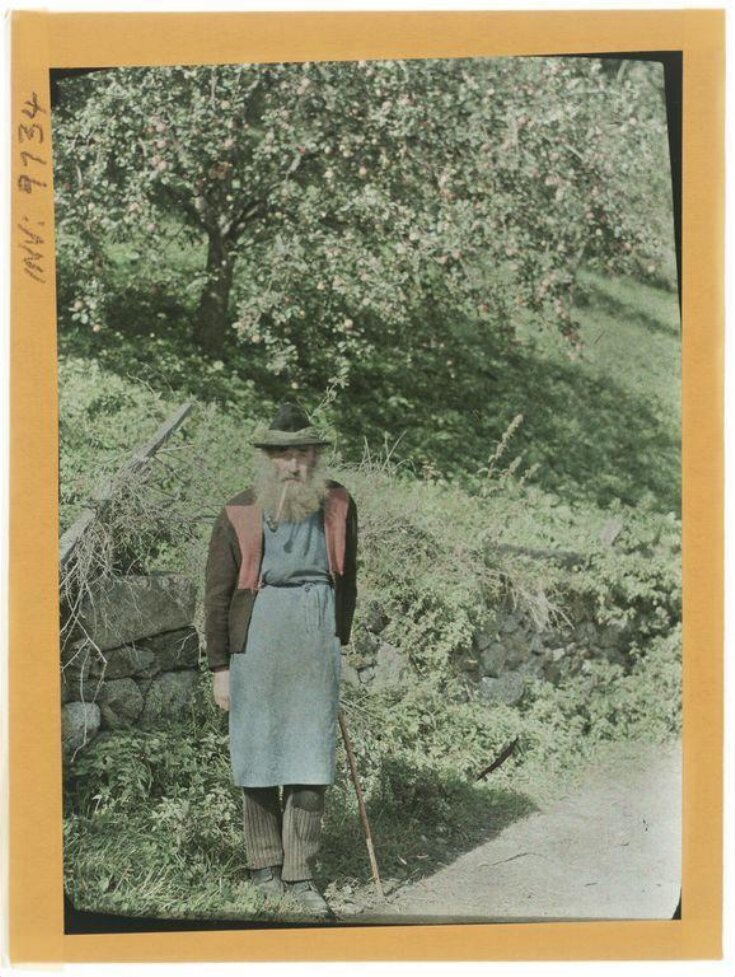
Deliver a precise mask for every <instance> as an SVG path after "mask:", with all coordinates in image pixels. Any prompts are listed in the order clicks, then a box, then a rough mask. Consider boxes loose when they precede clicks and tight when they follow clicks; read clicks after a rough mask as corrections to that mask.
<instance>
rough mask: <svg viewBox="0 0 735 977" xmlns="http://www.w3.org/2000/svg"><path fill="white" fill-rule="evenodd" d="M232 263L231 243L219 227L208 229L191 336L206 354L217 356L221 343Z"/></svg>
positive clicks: (226, 322)
mask: <svg viewBox="0 0 735 977" xmlns="http://www.w3.org/2000/svg"><path fill="white" fill-rule="evenodd" d="M233 266H234V256H233V254H232V253H231V246H230V243H229V242H228V241H227V240H226V239H225V238H224V237H223V236H222V234H221V233H220V232H219V230H215V231H210V232H209V247H208V250H207V284H206V285H205V287H204V291H203V293H202V297H201V299H200V300H199V311H198V313H197V319H196V323H195V325H194V339H195V341H196V342H197V343H198V344H199V345H200V346H201V347H202V349H203V350H204V351H205V352H206V353H209V354H210V355H212V356H218V355H219V354H220V353H221V352H222V348H223V346H224V341H225V335H226V333H227V326H228V319H227V312H228V308H229V304H230V290H231V288H232V271H233Z"/></svg>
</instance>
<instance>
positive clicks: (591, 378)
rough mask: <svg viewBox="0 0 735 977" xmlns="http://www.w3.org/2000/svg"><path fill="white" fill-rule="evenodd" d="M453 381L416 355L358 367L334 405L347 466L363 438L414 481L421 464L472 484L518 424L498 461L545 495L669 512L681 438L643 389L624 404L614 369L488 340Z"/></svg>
mask: <svg viewBox="0 0 735 977" xmlns="http://www.w3.org/2000/svg"><path fill="white" fill-rule="evenodd" d="M454 358H455V364H456V370H455V373H456V375H455V377H454V378H453V379H451V381H450V382H447V377H446V374H445V372H443V370H442V369H441V368H440V365H439V364H438V363H436V362H431V361H430V360H428V359H426V360H423V361H421V360H418V361H417V358H416V357H414V368H413V370H409V369H408V368H407V369H406V370H405V371H403V372H402V373H401V374H400V375H399V374H396V373H395V372H393V373H392V374H391V375H386V374H385V373H381V372H380V371H377V370H374V371H371V370H370V369H369V367H364V368H363V369H362V370H361V371H360V373H359V374H356V375H355V376H354V378H353V380H352V382H351V385H350V391H349V397H346V398H345V399H344V401H343V403H342V404H341V405H340V411H339V427H340V433H341V435H342V439H343V442H344V443H345V445H347V446H349V447H350V450H348V451H346V452H345V454H346V456H347V460H349V461H357V460H359V456H360V452H361V450H362V445H363V439H364V438H368V439H369V441H370V443H371V445H372V444H376V443H377V445H379V444H380V441H381V437H382V433H383V432H385V434H386V436H388V437H389V440H390V441H391V443H392V442H393V441H394V440H395V439H396V438H397V437H398V436H399V435H401V434H402V435H403V436H402V437H401V441H400V444H399V446H398V448H397V450H396V452H395V456H394V457H395V460H399V459H402V460H404V461H406V462H408V464H409V465H410V466H411V467H413V468H414V469H415V470H416V471H417V474H418V473H420V471H421V469H422V466H423V465H424V464H426V463H427V462H429V463H431V464H433V465H434V466H436V468H438V469H439V471H441V472H442V473H443V474H444V475H445V476H447V477H450V478H458V479H460V480H464V479H467V478H468V477H469V478H470V479H471V477H472V473H473V472H475V471H476V470H477V469H478V468H480V467H481V466H482V465H484V464H486V463H487V460H488V458H489V456H490V455H491V454H492V453H493V451H494V450H495V447H496V445H497V443H498V442H499V441H500V439H501V437H502V435H503V432H504V431H505V430H506V428H507V427H508V425H509V424H510V422H511V421H512V419H513V417H514V416H515V415H516V414H523V416H524V423H523V424H522V426H521V427H520V428H519V429H518V431H517V432H516V434H515V435H514V437H513V440H512V443H511V446H510V450H509V454H508V459H507V460H508V461H509V460H510V459H511V458H513V457H515V456H517V455H519V454H520V453H521V452H522V453H523V465H522V468H521V470H523V468H525V467H527V466H530V465H532V464H535V463H536V464H538V465H539V469H538V471H537V473H536V474H535V476H534V480H535V481H536V482H537V484H540V485H541V486H542V487H543V488H544V489H547V490H549V491H554V492H558V493H560V494H563V495H565V496H566V498H568V499H570V500H579V501H585V500H586V501H593V502H595V503H596V504H597V505H600V506H605V505H608V504H609V503H610V502H611V501H612V500H613V499H620V500H621V501H623V502H625V503H627V504H631V505H635V504H637V503H638V502H640V501H641V500H642V499H643V498H644V497H645V496H646V495H649V494H650V495H653V496H654V497H655V498H656V499H658V500H659V502H660V503H661V504H662V505H663V506H666V507H667V508H671V509H678V506H679V499H680V485H679V440H678V436H677V435H676V428H675V427H674V425H673V424H672V423H671V422H667V421H665V420H664V419H662V418H661V417H660V416H658V413H657V410H656V404H655V402H654V401H652V399H651V398H650V397H649V395H648V391H647V390H645V389H643V390H641V391H640V394H633V393H631V392H630V391H629V390H626V389H625V388H624V387H623V386H622V385H620V384H619V383H617V382H616V381H615V378H614V373H613V371H609V372H603V371H599V372H591V371H588V370H584V369H583V368H582V367H581V366H580V365H579V364H575V363H571V362H570V363H563V362H555V361H553V360H549V359H545V358H543V357H541V356H538V355H535V354H533V353H532V352H527V351H516V352H511V353H505V354H501V353H500V351H499V350H495V351H494V350H493V348H492V345H491V344H490V342H489V341H488V342H487V343H486V344H484V345H481V344H479V343H477V342H475V343H472V342H467V343H466V344H465V345H464V346H463V347H458V348H457V349H456V350H454Z"/></svg>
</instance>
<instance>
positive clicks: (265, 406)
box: [60, 279, 680, 510]
mask: <svg viewBox="0 0 735 977" xmlns="http://www.w3.org/2000/svg"><path fill="white" fill-rule="evenodd" d="M131 289H132V286H130V287H129V290H128V292H126V293H125V302H124V303H122V306H121V312H120V315H121V320H120V322H119V323H118V326H119V328H118V329H117V330H115V329H110V330H109V331H105V332H104V333H99V334H95V333H92V332H90V331H89V330H88V329H79V328H77V327H74V326H68V327H65V328H63V329H62V330H61V333H60V341H61V342H60V348H61V350H62V352H64V353H67V354H70V355H77V356H82V357H86V358H94V359H97V360H98V361H99V362H100V364H101V365H103V366H104V367H105V368H106V369H109V370H111V371H113V372H116V373H118V374H119V375H121V376H124V377H127V378H130V379H133V378H134V379H137V380H140V381H143V382H146V383H150V384H151V385H152V386H153V387H154V388H155V389H156V390H158V391H164V390H166V391H170V392H171V393H176V394H177V395H179V396H180V397H181V399H182V400H183V399H184V398H185V397H187V396H190V395H194V396H197V397H199V398H200V399H202V400H205V401H211V400H216V401H218V402H220V403H221V404H223V405H227V409H229V410H233V411H238V412H243V411H247V412H250V413H252V412H254V411H255V412H257V413H258V414H259V416H261V417H263V418H265V417H266V416H269V415H270V411H271V406H272V404H273V403H275V402H278V401H279V400H283V399H293V396H294V395H293V390H292V389H291V380H292V377H291V376H290V375H287V374H283V375H279V376H275V375H274V374H273V373H272V372H271V371H270V370H269V369H268V368H267V366H266V363H265V361H264V360H263V356H264V354H263V353H262V351H260V352H258V351H256V350H254V349H248V350H245V349H244V348H243V347H242V346H241V345H238V344H237V342H236V340H235V337H234V334H233V336H228V339H227V342H226V345H225V349H224V351H223V353H222V354H221V358H220V359H212V358H208V357H206V356H204V355H203V354H202V353H201V351H200V350H198V348H197V347H196V346H195V345H194V343H193V342H192V341H191V339H190V338H189V333H190V330H191V315H192V310H191V309H189V310H186V309H185V308H184V307H183V306H181V305H180V304H177V301H178V300H177V298H176V296H172V295H171V294H169V293H168V292H167V291H166V290H165V289H163V288H162V289H161V291H160V293H158V294H157V295H156V296H155V297H154V298H151V297H150V296H147V295H146V296H143V297H141V296H137V297H136V296H135V295H134V294H132V291H131ZM586 289H587V291H588V298H587V303H588V306H589V308H590V309H595V308H597V309H602V310H603V311H604V312H605V313H608V314H610V315H611V316H614V317H615V318H618V319H627V320H631V319H632V320H635V321H638V322H640V323H641V325H642V326H643V327H645V328H646V329H649V330H651V331H658V332H661V333H666V334H667V335H671V336H674V335H676V331H675V329H673V330H672V327H671V326H669V325H667V323H666V321H665V317H664V315H663V314H662V315H661V316H659V315H657V314H656V312H655V309H656V306H657V303H656V300H655V296H654V298H651V296H650V295H649V294H648V292H646V291H644V286H640V285H639V286H636V287H635V291H634V292H633V293H632V294H631V297H630V301H627V300H626V299H625V298H624V297H620V296H624V295H626V294H627V293H626V292H625V290H622V291H620V292H618V291H616V289H615V282H614V281H611V282H609V283H608V282H607V281H602V280H600V281H598V280H597V279H594V280H592V279H590V280H589V281H588V282H586ZM133 291H134V290H133ZM649 291H651V290H649ZM638 293H640V295H639V297H638V300H636V294H638ZM122 308H124V310H125V313H123V311H122ZM131 308H133V309H135V310H136V316H135V318H136V321H137V319H138V318H139V317H141V316H142V317H143V318H145V319H146V320H147V321H148V322H150V323H151V325H153V324H154V323H155V326H153V328H152V331H151V334H147V335H143V334H142V332H141V331H138V332H137V333H136V334H132V333H131V334H130V335H128V334H126V330H125V328H123V327H124V322H125V321H127V320H128V319H129V316H128V315H127V312H128V311H129V310H130V309H131ZM420 314H421V312H420V310H419V311H417V316H420ZM418 334H419V335H420V331H419V333H418ZM450 364H451V365H450ZM622 369H624V365H620V364H618V363H614V362H610V363H606V364H605V365H604V367H603V368H600V367H595V368H590V366H589V365H588V364H584V363H580V362H565V361H560V360H559V359H558V358H556V357H548V356H543V355H541V354H539V353H535V352H534V351H533V350H532V349H531V348H527V347H518V346H516V347H511V348H508V346H507V345H504V342H503V341H502V340H501V339H500V337H499V336H498V335H497V331H496V330H494V329H493V328H492V327H489V326H487V325H482V324H480V323H477V322H474V321H472V320H461V319H459V318H458V320H457V321H456V322H453V323H451V324H448V325H447V343H446V349H435V348H421V347H418V346H414V347H411V346H410V345H407V346H406V348H405V349H399V348H395V349H390V350H387V349H384V348H381V349H379V350H377V351H376V353H375V354H374V355H373V357H372V359H370V358H369V357H367V356H366V357H364V358H363V359H362V360H361V361H360V362H359V363H355V364H353V366H352V372H351V376H350V381H349V387H348V388H347V390H346V391H345V392H344V394H342V395H341V396H340V397H339V399H338V401H337V402H336V403H335V405H334V408H333V420H334V424H335V427H336V429H337V432H338V434H339V447H340V450H341V451H342V454H343V456H344V458H345V460H346V461H348V462H356V461H359V460H360V458H361V457H362V454H363V449H364V445H365V442H366V441H367V443H368V445H369V446H370V449H371V451H376V450H379V449H380V448H381V447H382V446H383V443H384V440H386V439H387V441H388V442H389V443H390V444H393V443H394V442H395V441H396V440H397V439H399V438H400V444H399V446H398V449H397V451H396V452H395V454H394V456H393V457H394V460H395V461H402V462H404V463H405V464H407V465H408V467H409V469H412V470H413V471H414V472H415V473H416V474H418V475H420V474H421V473H422V472H423V471H425V470H427V469H428V470H429V471H438V472H439V473H441V474H443V475H444V476H445V477H447V478H455V479H458V480H460V481H465V482H469V483H472V481H473V479H474V481H475V482H477V481H478V479H477V477H476V472H477V470H478V469H479V468H480V467H481V466H483V465H485V464H486V463H487V460H488V458H489V457H490V455H492V453H493V452H494V450H495V447H496V445H497V443H498V442H499V440H500V439H501V437H502V435H503V432H504V431H505V430H506V428H507V427H508V425H509V423H510V422H511V421H512V419H513V417H514V416H515V415H516V414H519V413H522V414H523V415H524V423H523V425H522V426H521V428H520V429H519V430H518V431H517V433H516V435H515V436H514V438H513V442H512V445H511V449H510V452H509V455H508V460H510V459H511V458H512V457H514V456H516V455H518V454H519V453H521V452H522V453H523V466H522V469H521V470H523V468H525V467H527V466H529V465H532V464H538V465H539V469H538V471H537V473H536V475H535V476H534V478H535V481H536V482H537V483H538V484H540V485H541V487H542V488H544V489H546V490H549V491H553V492H557V493H559V494H563V495H565V496H566V498H567V499H569V500H578V501H587V502H590V501H591V502H594V503H595V504H597V505H600V506H606V505H608V504H609V503H610V502H611V501H612V500H613V499H620V500H621V501H622V502H624V503H626V504H629V505H635V504H637V503H639V502H640V501H641V500H642V499H643V498H644V497H646V496H649V495H652V496H653V497H655V498H656V499H657V500H658V502H659V503H660V504H661V505H662V506H663V507H666V508H668V509H672V510H676V509H678V507H679V500H680V485H679V465H680V453H679V437H678V428H677V426H676V419H675V418H669V417H665V416H661V408H660V407H659V406H658V404H657V402H656V397H655V396H652V393H654V394H655V391H651V390H648V389H647V388H646V387H645V384H642V385H641V389H640V390H636V391H635V392H633V391H631V390H630V389H626V388H625V386H624V385H622V384H621V383H620V382H618V381H617V379H616V370H617V371H620V370H622ZM325 384H326V377H316V376H314V377H312V378H311V379H310V380H309V381H308V382H305V383H302V387H301V390H300V394H299V397H300V399H301V400H302V401H303V402H304V403H305V404H309V403H316V402H317V401H319V400H321V399H322V397H323V393H324V386H325ZM468 487H472V486H471V484H470V485H468Z"/></svg>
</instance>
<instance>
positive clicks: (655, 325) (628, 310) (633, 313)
mask: <svg viewBox="0 0 735 977" xmlns="http://www.w3.org/2000/svg"><path fill="white" fill-rule="evenodd" d="M639 287H640V286H639ZM584 296H585V298H584V305H585V306H592V307H594V308H596V309H597V310H598V311H599V312H603V313H605V314H606V315H609V316H610V317H611V318H613V319H621V320H627V321H628V322H634V323H637V324H639V325H641V326H643V327H644V328H646V329H648V330H649V331H650V332H655V333H660V334H661V335H664V336H670V337H673V338H674V339H678V338H679V333H680V329H679V324H678V323H677V322H669V321H667V318H666V317H665V316H664V315H658V314H656V312H655V311H654V310H653V309H652V308H651V307H650V306H648V307H645V306H641V305H638V304H636V302H635V300H634V299H631V300H630V301H626V298H625V297H624V293H623V294H620V293H619V294H614V293H613V290H612V289H611V288H610V287H609V285H608V284H607V282H605V281H604V280H602V279H597V278H595V279H592V278H585V281H584Z"/></svg>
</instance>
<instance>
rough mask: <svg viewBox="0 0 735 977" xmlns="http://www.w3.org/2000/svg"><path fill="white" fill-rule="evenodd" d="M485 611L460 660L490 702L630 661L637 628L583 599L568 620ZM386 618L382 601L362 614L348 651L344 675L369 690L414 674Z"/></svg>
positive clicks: (475, 691)
mask: <svg viewBox="0 0 735 977" xmlns="http://www.w3.org/2000/svg"><path fill="white" fill-rule="evenodd" d="M484 617H485V620H484V623H483V625H482V626H481V627H478V628H477V630H476V631H475V633H474V635H473V638H472V642H471V644H469V645H468V647H467V648H466V649H464V650H463V651H462V652H461V653H460V654H459V655H458V656H457V659H456V667H457V669H458V670H459V671H461V672H462V673H463V674H464V676H465V678H466V679H467V689H468V694H469V695H470V696H472V697H474V696H477V697H478V698H480V699H482V700H483V701H486V702H490V703H492V702H505V703H506V704H508V705H514V704H515V703H516V702H518V701H519V700H520V698H521V696H522V695H523V691H524V689H525V687H526V683H527V680H528V679H529V678H538V679H541V680H544V681H547V682H551V683H553V684H558V683H559V682H560V681H561V680H562V679H563V678H564V677H565V676H567V675H572V674H575V673H577V672H579V671H584V670H585V667H586V666H585V662H588V661H589V660H590V659H602V658H604V659H607V660H608V661H611V662H615V663H617V664H620V665H623V666H626V665H628V664H629V662H628V656H627V648H628V645H629V644H630V640H631V635H630V634H628V633H627V632H626V630H625V629H623V628H620V627H616V626H613V625H604V626H603V625H599V624H598V623H597V621H596V619H595V614H594V608H593V607H592V606H588V605H587V604H586V603H585V602H583V601H573V602H571V605H570V606H569V607H567V608H566V610H565V619H564V620H561V621H559V620H555V621H553V622H551V621H549V622H546V623H545V624H543V625H539V623H538V622H535V621H534V620H533V619H532V617H531V616H530V615H529V614H524V613H523V612H522V611H520V610H519V609H517V608H515V607H512V606H510V605H508V606H501V607H496V608H485V609H484ZM386 623H387V616H386V614H385V613H384V612H383V611H382V610H381V608H380V607H379V605H378V604H377V603H374V604H372V605H371V606H370V607H368V608H367V610H366V612H364V613H363V614H362V615H360V620H359V621H358V622H356V625H355V628H354V630H353V640H352V647H351V649H350V652H349V654H348V655H347V656H345V657H343V662H342V676H343V680H344V681H346V682H348V683H349V684H351V685H353V686H356V687H364V688H365V689H366V691H378V690H380V689H383V688H385V687H386V686H390V685H394V684H396V683H398V682H404V683H405V682H406V681H410V679H411V675H412V672H413V670H412V667H411V664H410V662H409V660H408V657H407V655H405V654H404V653H402V652H401V650H400V649H399V648H398V647H396V646H395V645H394V644H391V643H390V642H388V641H386V640H385V638H384V636H383V632H384V630H385V625H386Z"/></svg>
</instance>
